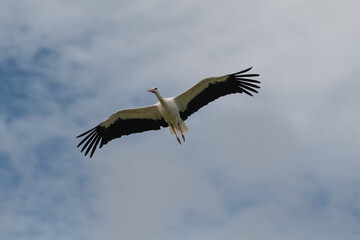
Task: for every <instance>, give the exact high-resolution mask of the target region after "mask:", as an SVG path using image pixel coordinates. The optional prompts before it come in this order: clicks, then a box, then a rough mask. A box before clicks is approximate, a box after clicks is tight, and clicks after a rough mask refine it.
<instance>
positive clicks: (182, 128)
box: [170, 120, 189, 135]
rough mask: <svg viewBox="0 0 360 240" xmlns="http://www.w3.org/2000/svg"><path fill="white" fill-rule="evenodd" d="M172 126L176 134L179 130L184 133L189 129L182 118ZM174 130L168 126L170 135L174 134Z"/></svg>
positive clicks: (179, 132)
mask: <svg viewBox="0 0 360 240" xmlns="http://www.w3.org/2000/svg"><path fill="white" fill-rule="evenodd" d="M179 126H180V128H179ZM174 128H175V132H176V135H178V134H181V132H182V133H186V132H187V131H189V127H188V126H187V125H186V123H185V122H184V121H183V120H180V122H179V124H178V125H174ZM175 132H174V130H173V129H172V128H170V133H171V135H174V134H175Z"/></svg>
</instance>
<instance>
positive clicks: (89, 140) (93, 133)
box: [77, 126, 102, 158]
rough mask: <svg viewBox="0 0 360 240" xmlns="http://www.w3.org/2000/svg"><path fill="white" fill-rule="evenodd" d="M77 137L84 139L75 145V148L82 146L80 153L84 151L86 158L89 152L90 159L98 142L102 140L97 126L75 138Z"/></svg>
mask: <svg viewBox="0 0 360 240" xmlns="http://www.w3.org/2000/svg"><path fill="white" fill-rule="evenodd" d="M84 136H85V137H84ZM79 137H84V139H82V140H81V142H80V143H79V144H78V145H77V147H80V146H81V145H83V144H84V146H82V149H81V152H83V151H84V150H85V149H86V151H85V156H86V155H87V154H88V153H89V152H90V150H91V152H90V158H91V157H92V156H93V154H94V152H95V150H96V148H97V146H98V144H99V141H100V140H101V139H102V136H101V134H100V133H99V126H96V127H94V128H92V129H90V130H88V131H86V132H84V133H82V134H80V135H79V136H77V138H79ZM89 144H90V145H89ZM88 145H89V146H88Z"/></svg>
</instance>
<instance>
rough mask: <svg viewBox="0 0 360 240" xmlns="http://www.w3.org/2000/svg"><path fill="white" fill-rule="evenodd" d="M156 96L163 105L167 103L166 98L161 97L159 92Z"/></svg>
mask: <svg viewBox="0 0 360 240" xmlns="http://www.w3.org/2000/svg"><path fill="white" fill-rule="evenodd" d="M155 96H156V97H157V98H158V99H159V102H160V103H161V104H164V103H165V101H164V98H163V97H162V96H161V95H160V93H159V91H158V92H156V93H155Z"/></svg>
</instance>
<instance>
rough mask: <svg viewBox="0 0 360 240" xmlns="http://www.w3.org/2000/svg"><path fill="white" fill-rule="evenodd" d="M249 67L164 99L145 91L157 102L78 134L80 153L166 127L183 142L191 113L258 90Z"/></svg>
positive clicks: (256, 75)
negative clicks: (213, 102) (208, 105)
mask: <svg viewBox="0 0 360 240" xmlns="http://www.w3.org/2000/svg"><path fill="white" fill-rule="evenodd" d="M251 69H252V67H250V68H248V69H245V70H243V71H240V72H237V73H233V74H229V75H225V76H220V77H211V78H206V79H204V80H201V81H200V82H198V83H197V84H196V85H194V86H193V87H192V88H190V89H189V90H187V91H185V92H183V93H181V94H180V95H178V96H176V97H171V98H163V97H162V96H161V95H160V92H159V90H158V89H157V88H156V87H154V88H152V89H150V90H148V92H151V93H153V94H155V96H156V97H157V98H158V100H159V102H157V103H156V104H154V105H151V106H147V107H141V108H133V109H122V110H119V111H117V112H116V113H114V114H113V115H111V116H110V117H109V118H108V119H107V120H105V121H104V122H102V123H100V124H99V125H97V126H96V127H94V128H92V129H90V130H89V131H87V132H84V133H83V134H81V135H79V136H77V138H80V137H84V139H82V140H81V142H80V143H79V144H78V146H77V147H80V146H81V145H82V144H84V145H83V146H82V149H81V152H83V151H84V150H85V149H86V151H85V156H86V155H87V154H88V153H89V152H90V150H91V153H90V158H91V157H92V156H93V154H94V152H95V150H96V148H97V146H98V145H99V143H100V147H99V148H101V147H102V146H104V145H105V144H107V143H108V142H109V141H111V140H113V139H114V138H120V137H122V136H124V135H129V134H133V133H140V132H144V131H149V130H159V129H160V128H161V127H169V129H170V133H171V134H172V135H175V136H176V139H177V141H178V142H179V143H180V144H181V140H180V138H179V136H178V135H181V137H182V139H183V142H185V136H184V133H185V132H187V131H188V130H189V128H188V126H187V125H186V124H185V122H184V121H185V120H186V119H187V118H188V117H189V116H190V115H191V114H193V113H194V112H196V111H197V110H199V109H200V108H202V107H203V106H205V105H207V104H208V103H210V102H212V101H214V100H215V99H217V98H219V97H222V96H225V95H228V94H232V93H245V94H247V95H249V96H253V95H252V93H257V91H256V89H257V88H260V87H259V86H258V85H257V84H260V81H257V80H253V79H250V78H251V77H258V76H259V74H249V73H247V72H248V71H250V70H251Z"/></svg>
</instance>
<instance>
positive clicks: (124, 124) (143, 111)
mask: <svg viewBox="0 0 360 240" xmlns="http://www.w3.org/2000/svg"><path fill="white" fill-rule="evenodd" d="M167 126H168V124H167V123H166V122H165V120H164V119H163V118H162V116H161V114H160V112H159V110H158V108H157V106H156V105H152V106H148V107H143V108H135V109H123V110H120V111H118V112H116V113H114V114H113V115H111V116H110V117H109V118H108V119H107V120H105V121H104V122H102V123H100V124H99V125H98V126H96V127H94V128H92V129H90V130H89V131H87V132H84V133H83V134H81V135H79V136H77V137H78V138H79V137H84V139H83V140H81V142H80V143H79V144H78V146H77V147H80V146H81V145H82V144H84V146H83V147H82V149H81V152H83V151H84V150H85V149H86V151H85V156H86V155H87V154H88V153H89V151H90V150H91V153H90V157H92V155H93V154H94V152H95V150H96V147H97V146H98V144H99V143H100V147H99V148H101V147H102V146H103V145H105V144H107V143H108V142H109V141H111V140H112V139H114V138H120V137H121V136H123V135H129V134H132V133H140V132H144V131H149V130H159V129H160V127H167Z"/></svg>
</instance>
